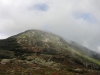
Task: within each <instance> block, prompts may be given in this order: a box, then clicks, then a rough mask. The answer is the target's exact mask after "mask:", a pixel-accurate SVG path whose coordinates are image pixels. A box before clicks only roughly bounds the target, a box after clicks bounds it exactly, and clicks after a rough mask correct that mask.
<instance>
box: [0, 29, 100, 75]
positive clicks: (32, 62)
mask: <svg viewBox="0 0 100 75" xmlns="http://www.w3.org/2000/svg"><path fill="white" fill-rule="evenodd" d="M87 52H88V53H87ZM99 55H100V54H98V53H96V52H93V51H92V50H89V49H88V48H86V47H83V46H81V45H77V43H74V42H70V43H69V42H66V41H65V40H64V39H62V38H61V37H60V36H58V35H55V34H53V33H50V32H45V31H40V30H34V29H33V30H27V31H25V32H22V33H19V34H17V35H14V36H11V37H9V38H7V39H3V40H0V61H1V64H0V75H4V74H3V73H5V71H6V72H7V73H6V74H5V75H7V74H10V75H11V74H12V75H23V74H24V75H33V74H34V75H35V74H36V75H76V74H77V75H99V74H100V71H99V70H100V61H99V59H100V56H99Z"/></svg>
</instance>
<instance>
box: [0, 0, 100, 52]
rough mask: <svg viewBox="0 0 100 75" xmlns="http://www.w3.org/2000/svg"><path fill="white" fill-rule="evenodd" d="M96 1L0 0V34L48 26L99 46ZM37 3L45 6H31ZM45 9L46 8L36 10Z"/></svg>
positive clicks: (99, 10)
mask: <svg viewBox="0 0 100 75" xmlns="http://www.w3.org/2000/svg"><path fill="white" fill-rule="evenodd" d="M99 3H100V1H99V0H62V1H61V0H9V1H8V0H1V1H0V33H3V35H1V34H0V36H2V37H3V36H5V35H6V36H11V35H14V34H17V33H19V32H22V31H24V30H27V29H41V30H43V29H46V30H47V29H48V31H51V32H53V33H56V34H58V35H61V36H62V37H64V38H68V39H71V40H74V41H76V42H78V43H80V44H82V45H87V47H89V48H91V49H94V50H97V49H98V45H100V43H99V41H100V39H99V37H100V34H99V32H100V30H99V29H100V25H99V23H100V20H99V17H100V4H99ZM37 4H39V5H42V4H45V6H47V8H45V6H43V5H42V6H43V7H42V8H40V6H39V7H38V8H37V7H36V9H37V10H34V8H35V7H33V9H32V6H34V5H37ZM30 8H31V9H30ZM44 8H45V11H38V9H44ZM77 17H78V18H77ZM93 21H94V22H93ZM0 38H1V37H0Z"/></svg>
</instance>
